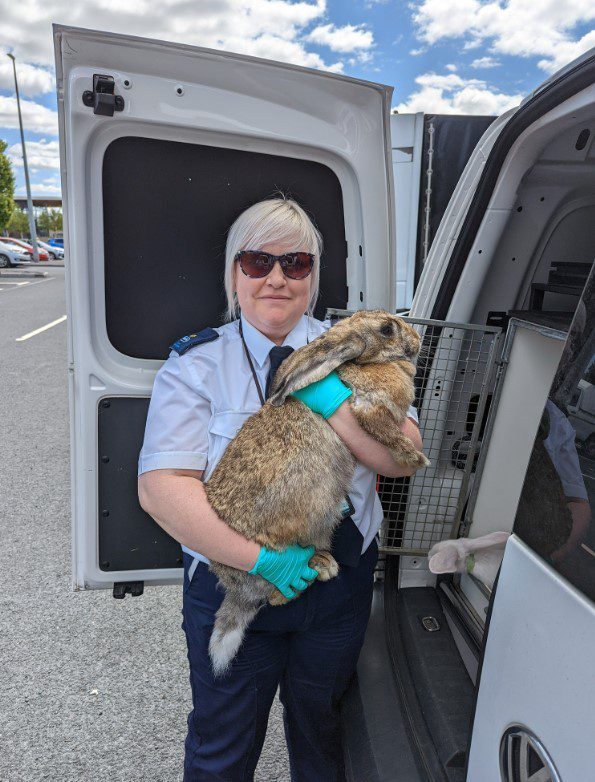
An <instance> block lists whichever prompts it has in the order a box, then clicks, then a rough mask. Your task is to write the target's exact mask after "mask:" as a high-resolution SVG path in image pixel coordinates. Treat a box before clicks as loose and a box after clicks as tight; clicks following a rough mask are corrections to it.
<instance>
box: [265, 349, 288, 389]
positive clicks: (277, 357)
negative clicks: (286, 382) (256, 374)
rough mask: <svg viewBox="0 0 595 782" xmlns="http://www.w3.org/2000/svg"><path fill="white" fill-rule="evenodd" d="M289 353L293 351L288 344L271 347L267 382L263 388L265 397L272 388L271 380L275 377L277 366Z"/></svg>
mask: <svg viewBox="0 0 595 782" xmlns="http://www.w3.org/2000/svg"><path fill="white" fill-rule="evenodd" d="M290 353H293V348H291V347H289V345H286V346H285V347H278V346H277V345H275V347H274V348H271V352H270V353H269V358H270V359H271V366H270V369H269V374H268V375H267V384H266V389H265V392H264V394H265V398H266V399H268V398H269V396H270V395H271V389H272V388H273V381H274V379H275V374H276V372H277V370H278V369H279V367H280V366H281V362H282V361H285V359H286V358H287V356H289V354H290Z"/></svg>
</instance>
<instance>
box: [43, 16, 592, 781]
mask: <svg viewBox="0 0 595 782" xmlns="http://www.w3.org/2000/svg"><path fill="white" fill-rule="evenodd" d="M54 38H55V53H56V81H57V89H58V91H59V96H60V100H59V101H58V112H59V128H60V154H61V169H62V171H63V172H64V182H63V193H64V199H65V200H64V207H65V210H66V212H67V214H68V225H69V231H70V233H69V247H72V248H73V252H76V254H77V259H79V260H80V262H81V268H83V269H85V271H86V273H85V274H71V273H70V270H69V269H67V275H68V277H69V285H68V286H67V291H68V301H67V307H68V322H69V327H70V329H71V335H72V336H73V339H70V340H69V342H68V349H69V355H68V361H69V366H70V367H71V370H70V372H69V383H70V399H71V412H70V415H71V419H70V420H71V429H72V443H73V453H72V461H71V464H72V486H73V507H72V520H73V524H72V526H73V563H74V564H73V586H74V588H76V589H79V590H84V589H99V588H109V589H113V594H114V596H115V597H119V598H121V597H124V596H125V595H126V594H127V593H128V594H132V595H137V596H138V595H141V594H142V592H143V589H144V586H145V585H149V584H173V583H179V582H180V580H181V577H182V571H181V567H180V566H181V561H182V560H181V552H180V546H179V544H178V543H177V542H176V541H174V540H173V539H172V538H170V537H169V536H168V535H167V534H166V533H165V531H164V530H163V529H162V528H161V527H160V526H158V525H157V524H156V523H155V522H153V520H152V519H151V518H150V517H149V516H147V514H145V513H144V512H143V511H142V509H141V508H140V507H139V505H138V498H137V496H136V484H135V476H136V469H137V457H138V452H139V449H140V445H141V442H142V439H143V432H144V425H145V420H146V415H147V409H148V403H149V398H150V394H151V388H152V383H153V379H154V376H155V373H156V372H157V370H158V368H159V367H160V366H161V364H162V362H163V360H164V359H165V358H166V356H167V355H168V346H169V345H170V344H171V342H172V341H173V340H174V339H175V338H176V337H179V336H180V335H182V334H187V333H190V332H197V331H198V330H200V329H202V328H204V327H205V326H217V325H218V324H220V323H221V320H220V317H221V316H220V313H221V312H222V311H223V306H224V303H223V301H222V296H221V290H220V279H221V276H222V269H223V264H224V259H223V250H224V246H223V245H222V243H221V236H223V235H224V232H225V230H226V229H227V227H228V226H229V225H230V224H231V223H232V222H233V220H234V219H235V217H236V216H237V214H239V212H240V211H241V210H242V209H243V208H245V206H246V205H247V204H250V203H254V202H256V201H258V200H261V199H262V198H265V197H266V196H267V195H269V194H271V193H272V192H274V191H275V190H277V189H279V188H284V187H285V188H286V189H288V190H290V191H291V193H292V194H293V195H295V196H296V197H297V198H298V200H300V201H301V202H302V203H303V205H304V206H305V207H306V208H307V210H308V211H309V213H310V214H311V215H312V216H313V217H314V219H315V221H316V223H317V225H318V227H319V228H320V230H321V233H322V234H323V236H324V240H325V257H324V261H325V263H324V264H323V267H322V269H321V291H322V295H321V299H320V301H319V303H318V305H317V308H316V310H315V312H316V314H317V315H318V316H324V315H325V313H328V314H329V315H330V316H331V317H341V316H342V314H345V313H346V312H349V311H352V310H356V309H358V308H359V309H361V308H366V309H374V308H385V309H387V310H390V311H394V310H395V309H396V307H397V303H396V302H397V300H398V286H397V283H398V281H399V275H398V270H397V269H396V268H395V264H394V262H393V259H394V258H395V225H394V221H393V214H394V212H393V210H394V203H393V181H392V177H393V167H392V165H391V138H390V122H389V119H390V118H389V109H390V104H391V94H392V89H391V88H389V87H386V86H383V85H377V84H373V83H371V82H364V81H359V80H356V79H350V78H346V77H344V76H341V75H334V74H330V73H325V72H321V71H314V70H309V69H305V68H299V67H296V66H293V65H291V66H289V65H285V64H282V63H277V62H271V61H266V60H263V59H258V58H252V57H248V56H243V55H239V54H232V53H228V52H221V51H213V50H205V49H199V48H192V47H188V46H182V45H177V44H168V43H164V42H157V41H147V40H144V39H139V38H134V37H131V36H122V35H113V34H111V33H104V32H97V31H89V30H80V29H76V28H69V27H64V26H61V25H55V26H54ZM98 62H101V63H103V64H104V65H102V68H101V70H100V72H99V73H98V72H97V68H98V66H96V65H95V64H96V63H98ZM239 71H241V73H242V77H243V78H242V79H241V80H238V77H237V74H238V72H239ZM131 73H134V89H135V95H136V97H135V99H134V100H131V99H130V97H129V96H130V95H131V93H130V92H129V91H127V90H126V89H125V86H124V85H125V81H126V79H127V78H128V77H129V74H131ZM94 83H95V87H97V90H98V93H99V92H100V93H101V103H100V104H99V101H97V102H95V101H94V100H93V89H94ZM182 85H184V87H183V86H182ZM85 92H86V93H87V98H88V100H86V101H85V102H82V101H81V98H80V96H81V95H83V94H84V93H85ZM238 93H239V94H238ZM111 97H113V101H111V103H112V105H111V108H112V109H113V112H112V113H113V114H114V115H115V112H116V111H117V110H118V109H119V108H121V107H122V105H124V106H125V108H126V123H121V122H119V120H118V118H117V115H115V116H114V117H113V118H112V117H110V100H111ZM116 97H117V98H119V100H118V102H117V103H116ZM174 103H175V104H176V105H178V106H180V107H182V106H183V109H184V110H183V111H182V110H180V111H179V112H177V113H176V116H175V119H174V120H172V116H173V115H172V108H171V107H172V105H174ZM94 106H95V109H94ZM148 117H149V118H150V120H151V126H150V132H147V118H148ZM72 128H76V133H73V132H72ZM594 138H595V51H591V52H589V53H587V54H586V55H584V56H583V57H582V58H580V59H579V60H577V61H576V62H574V63H572V64H571V65H569V66H568V67H567V68H565V69H564V70H563V71H561V72H560V73H558V74H555V75H554V76H552V77H551V78H550V79H549V80H548V81H547V82H545V84H543V85H542V86H541V87H540V88H539V89H538V90H536V91H535V92H534V93H533V94H532V95H530V96H529V97H527V98H526V99H525V100H524V101H523V102H522V103H521V105H520V106H519V107H518V108H516V109H512V110H510V111H508V112H506V113H505V114H504V115H502V116H501V117H499V118H498V119H496V120H495V121H494V122H492V123H491V124H490V125H489V126H488V127H487V129H486V130H485V132H484V133H483V135H482V137H481V139H480V140H479V142H478V144H477V147H476V148H475V150H474V151H473V153H472V154H471V157H470V159H469V160H468V162H467V164H466V166H465V168H464V170H463V173H462V175H461V177H460V180H459V182H458V184H457V186H456V187H455V190H454V192H453V194H452V197H451V198H450V200H449V203H448V207H447V209H446V211H445V213H444V215H443V217H442V220H441V222H440V225H439V227H438V229H437V232H436V235H435V238H434V241H433V242H432V245H431V249H430V250H429V253H428V254H427V257H425V262H424V264H423V269H422V270H421V276H420V279H419V282H418V285H417V289H416V292H415V296H414V299H413V303H412V306H411V310H410V313H409V317H410V318H411V320H412V322H414V323H415V324H416V327H418V328H419V330H420V332H421V333H422V335H423V342H424V345H423V346H424V350H423V354H422V358H421V359H420V362H419V364H418V379H417V380H418V388H417V406H418V410H419V413H420V424H421V430H422V434H423V437H424V442H425V445H426V452H427V454H428V456H429V458H430V460H431V465H430V467H428V468H427V469H425V470H422V471H420V472H418V473H417V474H416V475H415V476H413V477H412V478H409V479H403V480H400V481H399V480H394V479H384V478H380V479H379V488H380V496H381V501H382V503H383V506H384V509H385V525H384V527H383V530H382V533H381V536H380V548H381V551H382V552H383V555H384V556H385V560H384V562H383V566H384V575H383V577H382V578H379V579H378V581H377V583H376V587H375V597H374V604H373V608H372V617H371V620H370V624H369V628H368V633H367V636H366V641H365V644H364V648H363V651H362V654H361V656H360V660H359V664H358V672H357V678H356V679H355V680H354V682H353V683H352V686H351V687H350V690H349V691H348V693H347V695H346V697H345V698H344V699H343V702H342V704H341V709H342V714H343V721H344V732H343V740H344V746H345V762H346V774H347V778H348V779H349V780H353V781H354V782H360V780H373V781H374V782H435V781H436V780H439V781H440V782H462V781H463V780H466V782H502V780H509V782H512V781H513V780H522V779H526V780H529V779H532V778H533V779H535V780H537V779H540V780H544V782H554V781H556V782H557V780H565V781H566V780H568V782H574V780H577V782H582V781H583V780H588V779H592V777H593V761H592V751H591V743H592V739H591V737H592V736H593V735H595V716H594V712H593V707H592V704H593V702H594V701H595V678H594V677H593V675H592V650H593V649H594V648H595V605H594V600H595V555H594V553H593V552H594V551H595V542H594V541H593V533H592V532H589V533H587V538H586V539H585V540H584V541H583V542H582V544H581V545H580V546H576V547H575V548H573V550H572V551H570V555H569V556H566V557H565V558H562V559H559V558H556V557H555V556H553V555H555V554H557V553H558V551H557V550H554V551H551V548H550V547H549V543H550V542H551V540H548V535H549V536H551V537H552V538H554V539H559V538H560V535H561V532H564V534H565V535H566V536H568V528H567V527H568V524H570V525H571V527H570V528H571V531H572V530H573V529H574V527H573V524H574V521H573V518H570V517H569V513H570V515H571V516H572V514H571V510H570V508H569V507H568V505H569V503H567V502H566V495H565V494H564V492H563V491H562V489H563V486H562V489H560V487H559V486H558V483H559V478H557V477H556V471H555V465H554V464H553V460H552V458H551V457H548V456H544V448H543V447H541V446H543V437H544V433H545V428H546V426H547V424H548V419H547V418H546V415H545V413H546V412H547V406H548V404H549V403H550V402H551V401H552V400H553V405H554V407H555V409H556V410H557V411H558V413H557V415H559V418H560V420H562V419H563V420H564V423H565V424H566V422H567V421H568V419H567V417H566V413H567V411H568V405H569V404H570V400H572V399H575V398H576V386H577V384H578V382H579V381H580V380H581V379H583V375H584V371H585V367H584V364H586V363H588V362H590V358H591V356H592V354H593V350H594V345H593V334H594V329H593V314H594V312H595V301H594V299H593V291H594V287H595V282H594V277H593V268H592V263H593V258H594V256H595V236H594V233H593V226H594V225H595V187H594V185H593V182H594V178H593V172H594V168H595V155H594V150H595V145H594V141H593V140H594ZM405 146H407V145H405ZM180 183H183V188H184V192H181V191H180V187H181V186H182V185H181V184H180ZM429 189H430V188H429V184H428V192H429ZM156 191H158V192H159V193H160V196H161V197H160V199H159V202H158V203H156V202H155V198H154V193H155V192H156ZM98 203H100V204H102V209H97V204H98ZM164 205H165V211H164ZM411 208H412V209H415V210H417V208H418V202H415V203H414V204H411ZM197 214H200V221H199V223H197V218H196V216H197ZM130 215H134V219H130ZM124 216H125V217H124ZM157 222H158V223H159V225H160V226H161V227H163V225H164V224H165V226H166V229H167V230H163V231H161V232H160V234H161V235H162V236H163V238H159V237H158V238H157V239H156V238H155V235H154V230H153V227H154V225H155V224H157ZM426 227H427V228H428V231H429V228H430V226H429V225H428V226H424V229H425V228H426ZM172 235H174V236H175V237H176V248H177V251H176V253H174V254H173V256H172V254H171V238H170V237H171V236H172ZM165 237H167V239H166V238H165ZM166 253H167V254H168V255H169V256H171V263H168V264H167V265H164V264H163V263H162V258H163V256H164V255H165V254H166ZM139 268H142V271H143V274H142V278H140V279H139V274H138V270H139ZM403 295H406V291H405V292H404V293H403ZM172 301H175V306H172ZM98 302H100V303H101V306H98ZM575 313H576V314H575ZM90 377H92V378H93V382H92V383H91V382H89V378H90ZM251 412H253V411H251V410H242V411H232V412H230V413H225V415H232V416H234V421H236V423H237V426H238V427H239V426H241V424H242V422H243V421H244V420H245V419H246V418H247V417H248V416H249V415H250V413H251ZM583 418H584V423H586V422H587V418H586V416H583ZM226 431H228V430H226ZM573 458H574V456H573ZM548 459H549V462H548V461H547V460H548ZM539 460H541V464H542V465H546V467H547V470H545V471H544V470H540V469H539V463H538V462H539ZM578 465H579V468H580V469H579V473H580V481H578V480H577V488H578V483H582V482H584V484H585V487H586V491H587V493H588V498H587V499H586V500H584V502H586V508H587V512H589V503H590V504H591V505H592V504H593V502H594V501H595V495H594V493H593V485H592V479H591V478H589V475H591V474H592V473H593V463H592V462H591V461H590V460H589V459H588V458H587V456H586V455H581V456H580V457H579V462H578ZM575 466H576V464H575ZM545 475H547V476H548V481H547V482H546V484H545V485H542V484H539V479H540V477H543V476H545ZM577 477H578V476H577ZM536 481H537V483H536ZM557 481H558V483H557ZM556 487H558V489H559V491H557V493H556V491H555V489H556ZM582 507H583V511H584V509H585V505H584V504H583V506H582ZM521 510H522V512H521ZM519 520H520V522H522V523H519ZM591 529H592V527H591ZM496 531H501V532H504V533H505V534H509V537H508V543H507V545H506V548H505V550H504V554H503V562H502V566H501V569H500V575H499V578H498V580H497V582H496V584H495V585H493V586H490V585H489V584H487V583H484V582H482V581H481V580H479V579H478V578H476V577H475V576H474V575H473V560H470V561H465V562H464V563H463V568H462V572H460V573H456V574H448V573H444V574H443V575H440V576H438V577H437V576H436V575H435V574H434V573H432V572H430V570H429V567H428V562H427V554H428V551H429V549H430V547H431V546H432V545H433V544H434V543H436V542H437V541H442V540H446V539H450V538H453V539H455V538H457V537H465V538H471V539H475V538H479V537H483V536H484V535H487V534H488V533H493V532H496ZM567 539H569V538H568V537H567ZM548 552H549V553H548Z"/></svg>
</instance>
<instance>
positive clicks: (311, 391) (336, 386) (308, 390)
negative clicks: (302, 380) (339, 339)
mask: <svg viewBox="0 0 595 782" xmlns="http://www.w3.org/2000/svg"><path fill="white" fill-rule="evenodd" d="M352 393H353V391H352V390H351V389H350V388H349V386H346V385H345V383H344V382H343V381H342V380H341V378H340V377H339V375H338V374H337V373H336V372H334V371H333V372H330V373H329V374H328V375H327V376H326V377H323V378H322V380H318V381H317V382H316V383H310V385H309V386H306V387H305V388H300V389H299V390H298V391H294V392H293V394H290V396H295V397H296V399H299V400H300V402H303V403H304V404H305V405H306V407H309V408H310V410H312V412H313V413H318V414H319V415H321V416H322V417H323V418H325V419H328V418H330V417H331V415H332V414H333V413H334V412H335V410H336V409H337V408H338V407H339V405H340V404H342V403H343V402H344V401H345V400H346V399H347V398H348V397H350V396H351V394H352Z"/></svg>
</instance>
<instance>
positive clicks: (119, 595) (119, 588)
mask: <svg viewBox="0 0 595 782" xmlns="http://www.w3.org/2000/svg"><path fill="white" fill-rule="evenodd" d="M144 588H145V582H144V581H118V582H116V583H115V584H114V591H113V595H114V597H115V598H116V600H123V599H124V598H125V597H126V593H127V592H130V594H131V595H132V597H138V596H139V595H142V593H143V590H144Z"/></svg>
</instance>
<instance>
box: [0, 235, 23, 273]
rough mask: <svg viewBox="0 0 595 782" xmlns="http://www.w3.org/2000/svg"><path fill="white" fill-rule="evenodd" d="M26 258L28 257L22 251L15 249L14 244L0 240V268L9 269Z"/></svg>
mask: <svg viewBox="0 0 595 782" xmlns="http://www.w3.org/2000/svg"><path fill="white" fill-rule="evenodd" d="M28 260H29V257H28V256H27V255H26V254H25V253H24V252H23V251H21V250H17V249H16V247H15V246H14V245H11V244H5V243H4V242H2V241H0V269H10V268H11V267H12V266H19V265H20V264H21V263H23V261H28Z"/></svg>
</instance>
